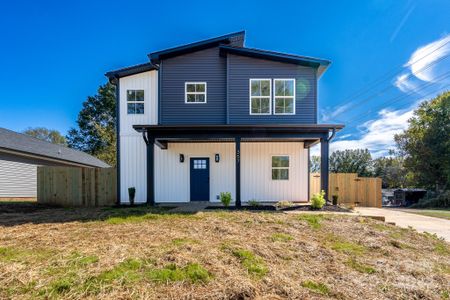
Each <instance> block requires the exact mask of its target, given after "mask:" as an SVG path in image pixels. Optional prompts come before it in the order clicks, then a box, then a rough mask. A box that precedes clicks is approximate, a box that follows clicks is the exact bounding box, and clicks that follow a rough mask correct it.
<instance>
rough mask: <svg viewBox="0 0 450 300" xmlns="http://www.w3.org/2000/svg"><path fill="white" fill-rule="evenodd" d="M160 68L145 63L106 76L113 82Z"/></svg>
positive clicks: (111, 72)
mask: <svg viewBox="0 0 450 300" xmlns="http://www.w3.org/2000/svg"><path fill="white" fill-rule="evenodd" d="M157 69H158V67H157V66H155V65H154V64H152V63H151V62H148V63H143V64H139V65H134V66H130V67H126V68H122V69H117V70H113V71H109V72H106V73H105V76H106V77H108V78H109V80H110V81H113V80H115V79H117V78H122V77H126V76H130V75H134V74H138V73H142V72H147V71H152V70H157Z"/></svg>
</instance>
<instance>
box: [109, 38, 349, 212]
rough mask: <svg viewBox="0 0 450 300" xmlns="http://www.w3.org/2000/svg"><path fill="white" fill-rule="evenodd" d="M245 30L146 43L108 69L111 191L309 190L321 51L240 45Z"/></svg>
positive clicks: (152, 195)
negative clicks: (113, 161)
mask: <svg viewBox="0 0 450 300" xmlns="http://www.w3.org/2000/svg"><path fill="white" fill-rule="evenodd" d="M244 38H245V32H237V33H233V34H228V35H224V36H220V37H216V38H212V39H208V40H204V41H200V42H196V43H192V44H188V45H184V46H180V47H175V48H171V49H167V50H163V51H158V52H154V53H151V54H149V55H148V58H149V60H150V61H149V62H147V63H144V64H141V65H136V66H132V67H128V68H124V69H120V70H116V71H111V72H108V73H106V76H107V77H108V78H109V79H110V81H111V82H112V83H114V84H115V85H116V86H117V99H118V103H119V105H118V111H117V115H118V122H117V124H118V136H119V138H118V150H119V151H118V166H119V167H118V173H119V174H118V178H120V181H119V184H118V193H119V195H120V196H119V197H118V199H120V200H119V201H121V202H122V203H127V202H128V198H129V197H128V188H130V187H135V188H136V198H135V201H136V202H141V203H142V202H147V203H149V204H154V203H167V202H190V201H211V202H218V201H219V195H220V193H221V192H231V194H232V197H233V199H234V200H235V201H236V205H241V202H247V201H250V200H257V201H264V202H266V201H280V200H289V201H298V202H305V201H308V200H309V196H308V194H309V193H308V190H309V168H308V162H309V147H311V146H312V145H314V144H317V143H321V146H322V148H321V149H322V150H321V154H322V161H321V162H322V167H323V168H322V171H321V174H322V176H321V178H322V182H321V185H322V189H323V190H325V191H327V186H328V151H329V147H328V144H329V140H330V138H332V137H333V136H334V134H335V132H336V131H338V130H340V129H342V128H343V125H338V124H334V125H333V124H332V125H330V124H317V112H318V108H317V81H318V79H319V78H320V76H321V75H322V74H323V72H324V71H325V70H326V69H327V67H328V65H329V64H330V62H329V61H328V60H323V59H318V58H312V57H305V56H299V55H292V54H284V53H278V52H272V51H266V50H259V49H253V48H246V47H244Z"/></svg>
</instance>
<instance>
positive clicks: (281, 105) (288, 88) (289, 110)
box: [273, 79, 295, 115]
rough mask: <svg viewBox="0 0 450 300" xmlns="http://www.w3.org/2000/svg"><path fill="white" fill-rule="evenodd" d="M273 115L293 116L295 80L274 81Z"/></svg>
mask: <svg viewBox="0 0 450 300" xmlns="http://www.w3.org/2000/svg"><path fill="white" fill-rule="evenodd" d="M273 81H274V86H275V87H274V90H275V93H274V100H273V101H274V113H275V114H276V115H293V114H295V79H274V80H273Z"/></svg>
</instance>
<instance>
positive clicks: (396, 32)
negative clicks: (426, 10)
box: [389, 5, 416, 43]
mask: <svg viewBox="0 0 450 300" xmlns="http://www.w3.org/2000/svg"><path fill="white" fill-rule="evenodd" d="M414 8H416V6H415V5H414V6H412V7H411V8H410V9H409V10H408V11H407V12H406V14H405V15H404V16H403V18H402V20H401V21H400V23H399V24H398V25H397V28H395V30H394V32H393V33H392V35H391V38H390V39H389V41H390V42H391V43H392V42H393V41H394V40H395V38H396V37H397V35H398V33H399V32H400V30H401V29H402V28H403V26H404V25H405V23H406V21H407V20H408V18H409V16H410V15H411V13H412V12H413V10H414Z"/></svg>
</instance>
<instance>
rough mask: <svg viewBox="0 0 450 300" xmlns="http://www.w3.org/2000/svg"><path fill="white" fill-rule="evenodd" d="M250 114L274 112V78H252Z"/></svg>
mask: <svg viewBox="0 0 450 300" xmlns="http://www.w3.org/2000/svg"><path fill="white" fill-rule="evenodd" d="M249 94H250V114H251V115H270V114H271V113H272V105H271V100H270V99H271V98H272V80H271V79H250V87H249Z"/></svg>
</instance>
